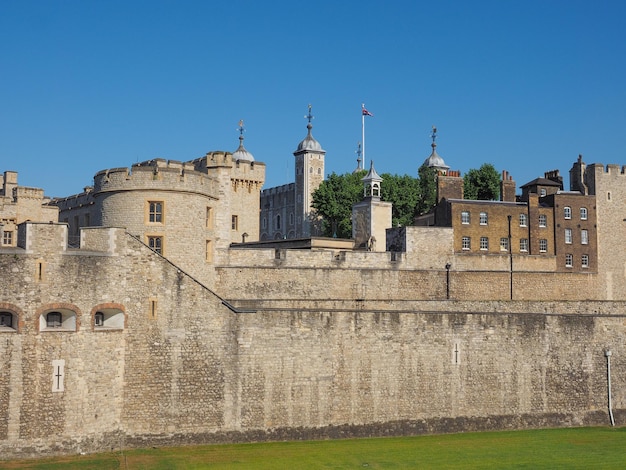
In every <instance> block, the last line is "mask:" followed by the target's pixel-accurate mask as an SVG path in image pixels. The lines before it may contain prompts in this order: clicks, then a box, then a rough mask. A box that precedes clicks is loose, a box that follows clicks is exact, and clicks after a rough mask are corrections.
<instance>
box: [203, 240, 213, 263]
mask: <svg viewBox="0 0 626 470" xmlns="http://www.w3.org/2000/svg"><path fill="white" fill-rule="evenodd" d="M205 259H206V261H207V263H210V262H212V261H213V243H212V242H211V240H207V241H206V258H205Z"/></svg>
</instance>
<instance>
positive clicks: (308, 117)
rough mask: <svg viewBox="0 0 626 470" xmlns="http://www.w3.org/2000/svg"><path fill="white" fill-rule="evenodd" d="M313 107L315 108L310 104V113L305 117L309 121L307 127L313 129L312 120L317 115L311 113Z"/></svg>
mask: <svg viewBox="0 0 626 470" xmlns="http://www.w3.org/2000/svg"><path fill="white" fill-rule="evenodd" d="M312 109H313V106H311V105H310V104H309V113H308V114H307V115H306V116H304V119H308V121H309V123H308V124H307V126H306V127H307V129H311V128H312V127H313V125H312V124H311V121H312V120H313V119H315V117H314V116H313V114H311V110H312Z"/></svg>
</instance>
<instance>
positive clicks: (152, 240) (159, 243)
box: [148, 235, 163, 255]
mask: <svg viewBox="0 0 626 470" xmlns="http://www.w3.org/2000/svg"><path fill="white" fill-rule="evenodd" d="M148 246H149V247H150V248H152V249H153V250H154V251H156V252H157V253H158V254H160V255H162V254H163V237H161V236H152V235H148Z"/></svg>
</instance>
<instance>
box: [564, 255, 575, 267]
mask: <svg viewBox="0 0 626 470" xmlns="http://www.w3.org/2000/svg"><path fill="white" fill-rule="evenodd" d="M573 265H574V256H573V255H571V254H569V253H568V254H566V255H565V267H566V268H571V267H572V266H573Z"/></svg>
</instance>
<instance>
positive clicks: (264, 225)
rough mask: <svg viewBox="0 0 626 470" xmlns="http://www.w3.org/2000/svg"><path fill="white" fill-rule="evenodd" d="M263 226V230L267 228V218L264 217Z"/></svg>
mask: <svg viewBox="0 0 626 470" xmlns="http://www.w3.org/2000/svg"><path fill="white" fill-rule="evenodd" d="M261 226H262V227H263V230H265V229H266V228H267V218H266V217H263V222H262V223H261Z"/></svg>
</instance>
